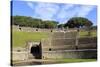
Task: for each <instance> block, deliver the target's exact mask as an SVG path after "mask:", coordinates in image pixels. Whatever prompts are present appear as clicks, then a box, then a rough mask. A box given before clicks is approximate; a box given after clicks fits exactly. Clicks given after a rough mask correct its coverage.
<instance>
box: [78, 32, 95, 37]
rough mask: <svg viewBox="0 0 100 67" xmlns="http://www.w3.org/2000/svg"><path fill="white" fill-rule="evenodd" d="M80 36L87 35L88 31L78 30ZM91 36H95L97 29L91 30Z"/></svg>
mask: <svg viewBox="0 0 100 67" xmlns="http://www.w3.org/2000/svg"><path fill="white" fill-rule="evenodd" d="M79 35H80V37H86V36H88V31H80V32H79ZM90 36H91V37H96V36H97V31H91V35H90Z"/></svg>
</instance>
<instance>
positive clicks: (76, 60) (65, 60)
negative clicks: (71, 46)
mask: <svg viewBox="0 0 100 67" xmlns="http://www.w3.org/2000/svg"><path fill="white" fill-rule="evenodd" d="M91 61H97V59H63V60H61V62H62V63H72V62H91Z"/></svg>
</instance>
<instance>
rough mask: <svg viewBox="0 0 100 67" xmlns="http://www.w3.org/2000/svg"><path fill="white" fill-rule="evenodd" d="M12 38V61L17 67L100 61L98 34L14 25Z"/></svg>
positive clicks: (82, 30)
mask: <svg viewBox="0 0 100 67" xmlns="http://www.w3.org/2000/svg"><path fill="white" fill-rule="evenodd" d="M80 31H81V33H82V32H84V31H85V30H84V29H80ZM93 31H95V30H93ZM23 32H24V33H23ZM41 32H42V33H41ZM95 32H96V31H95ZM19 33H20V35H19ZM27 34H28V35H27ZM38 34H39V35H38ZM92 34H94V32H93V33H92ZM18 35H19V36H18ZM31 35H33V36H31ZM18 37H19V38H18ZM25 37H26V39H25V40H24V38H25ZM38 37H40V38H38ZM17 38H18V39H17ZM32 38H33V39H32ZM34 38H35V39H34ZM12 39H13V41H12V50H11V64H12V65H15V66H17V65H25V64H26V65H37V64H51V63H67V62H68V63H69V62H84V61H96V59H97V36H95V35H93V36H84V34H82V35H80V32H79V31H77V29H65V30H59V29H39V28H38V29H37V28H31V27H19V26H12ZM21 39H22V40H21ZM20 40H21V42H22V43H21V42H20ZM16 41H19V42H20V43H21V44H19V43H17V42H16ZM17 44H19V45H20V46H18V45H17ZM64 59H65V60H64ZM66 59H67V60H66ZM74 59H76V61H75V60H74ZM68 60H70V61H68Z"/></svg>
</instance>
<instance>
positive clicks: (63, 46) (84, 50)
mask: <svg viewBox="0 0 100 67" xmlns="http://www.w3.org/2000/svg"><path fill="white" fill-rule="evenodd" d="M41 44H42V58H43V59H49V58H50V59H51V58H52V59H55V58H56V59H59V58H96V56H97V38H96V37H85V38H77V32H60V33H59V32H55V33H52V37H51V38H48V39H43V40H42V41H41Z"/></svg>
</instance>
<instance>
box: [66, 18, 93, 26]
mask: <svg viewBox="0 0 100 67" xmlns="http://www.w3.org/2000/svg"><path fill="white" fill-rule="evenodd" d="M66 26H68V27H69V28H75V27H76V28H80V27H83V26H85V27H90V26H92V22H91V21H90V20H88V19H87V18H83V17H73V18H71V19H69V20H68V22H67V23H65V27H66Z"/></svg>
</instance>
